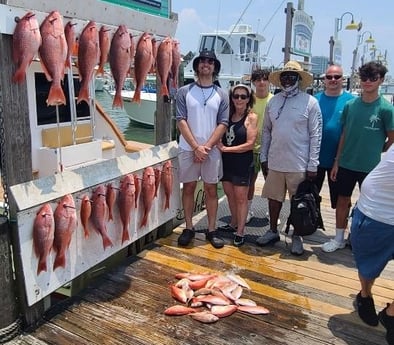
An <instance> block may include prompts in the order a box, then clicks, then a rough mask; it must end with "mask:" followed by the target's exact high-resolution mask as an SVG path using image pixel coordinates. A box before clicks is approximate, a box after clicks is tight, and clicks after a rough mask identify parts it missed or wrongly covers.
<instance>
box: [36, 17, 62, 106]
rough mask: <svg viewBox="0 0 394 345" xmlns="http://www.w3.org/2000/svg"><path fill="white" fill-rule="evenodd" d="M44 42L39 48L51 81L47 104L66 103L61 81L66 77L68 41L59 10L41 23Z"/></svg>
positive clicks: (43, 65) (46, 73)
mask: <svg viewBox="0 0 394 345" xmlns="http://www.w3.org/2000/svg"><path fill="white" fill-rule="evenodd" d="M40 33H41V38H42V44H41V46H40V48H39V49H38V53H39V55H40V59H41V60H40V61H41V65H42V69H43V71H44V73H45V76H46V78H47V80H48V81H50V82H52V83H51V88H50V89H49V94H48V98H47V105H60V104H66V97H65V95H64V92H63V89H62V86H61V82H62V81H63V78H64V70H65V63H66V57H67V42H66V37H65V35H64V26H63V20H62V17H61V15H60V13H59V12H57V11H52V12H51V13H50V14H49V15H48V16H47V17H46V18H45V19H44V21H43V22H42V23H41V26H40Z"/></svg>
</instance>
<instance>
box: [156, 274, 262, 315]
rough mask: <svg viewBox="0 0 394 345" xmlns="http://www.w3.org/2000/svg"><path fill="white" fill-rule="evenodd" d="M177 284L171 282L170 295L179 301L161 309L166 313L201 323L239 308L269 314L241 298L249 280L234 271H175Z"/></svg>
mask: <svg viewBox="0 0 394 345" xmlns="http://www.w3.org/2000/svg"><path fill="white" fill-rule="evenodd" d="M175 278H176V279H179V280H178V282H177V283H175V284H172V285H170V290H171V296H172V297H173V298H174V299H176V300H177V301H178V302H181V303H182V304H178V305H174V306H171V307H169V308H167V309H166V310H165V311H164V314H165V315H169V316H179V315H189V316H191V317H192V318H193V319H194V320H197V321H200V322H203V323H213V322H216V321H218V320H219V319H220V318H223V317H227V316H230V315H232V314H233V313H235V312H236V311H241V312H245V313H250V314H264V315H265V314H269V310H268V309H267V308H265V307H263V306H258V305H257V304H256V302H254V301H253V300H251V299H248V298H241V296H242V293H243V290H244V289H247V290H250V287H249V285H248V283H247V282H246V281H245V280H244V279H243V278H242V277H240V276H239V275H237V274H235V273H230V272H228V273H224V274H223V273H178V274H176V275H175Z"/></svg>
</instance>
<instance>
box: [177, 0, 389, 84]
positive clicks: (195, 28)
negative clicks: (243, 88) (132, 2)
mask: <svg viewBox="0 0 394 345" xmlns="http://www.w3.org/2000/svg"><path fill="white" fill-rule="evenodd" d="M289 2H292V3H293V7H294V8H295V9H297V6H298V0H293V1H283V0H172V11H173V12H175V13H177V14H178V20H179V21H178V27H177V31H176V34H175V37H176V38H177V39H178V40H179V41H180V46H181V52H182V53H183V54H186V53H188V52H189V51H192V52H196V51H197V47H198V39H199V33H200V32H210V31H212V30H217V29H219V30H227V29H229V28H230V26H231V25H232V24H235V23H237V22H238V21H239V23H243V24H250V25H252V27H253V28H254V29H255V30H257V31H258V32H259V33H260V34H262V35H263V36H264V37H265V39H266V42H265V43H264V44H263V52H264V53H265V54H267V55H268V56H269V59H271V60H272V63H270V65H274V66H279V65H280V64H281V63H282V62H283V59H284V55H283V52H282V48H283V47H284V42H285V28H286V14H285V9H286V7H287V4H288V3H289ZM304 11H305V12H306V13H307V14H308V15H310V16H312V18H313V20H314V22H315V26H314V31H313V37H312V55H313V56H327V57H329V50H330V47H329V43H328V42H329V39H330V36H333V35H334V31H335V18H341V17H342V23H343V28H342V30H340V31H339V32H338V38H339V39H340V40H341V41H342V66H343V68H344V71H345V73H349V74H350V71H351V66H352V61H353V50H355V48H356V46H357V41H358V35H361V37H362V38H363V41H365V39H367V38H369V36H370V34H372V37H373V38H374V39H375V43H374V44H375V46H376V48H377V49H378V50H377V51H376V52H377V55H379V52H380V53H381V55H384V54H385V51H387V63H388V66H387V67H388V69H389V73H388V74H391V75H393V76H394V37H393V36H394V17H393V13H394V1H392V0H374V1H367V0H329V1H327V0H324V1H323V0H304ZM346 12H350V13H351V14H353V18H354V21H355V22H360V21H361V22H362V29H361V30H360V31H359V32H357V30H345V26H346V25H347V24H349V23H350V21H351V19H352V16H351V14H347V13H346ZM271 42H272V44H271ZM369 46H371V45H369ZM358 50H359V51H361V54H362V52H363V50H364V43H362V44H360V45H359V46H358ZM291 59H294V60H303V57H301V56H294V55H292V56H291ZM359 65H360V59H358V63H357V67H359Z"/></svg>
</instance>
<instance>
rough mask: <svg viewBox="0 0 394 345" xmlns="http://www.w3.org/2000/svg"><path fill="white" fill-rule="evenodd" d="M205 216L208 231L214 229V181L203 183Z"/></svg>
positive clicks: (215, 198) (215, 207)
mask: <svg viewBox="0 0 394 345" xmlns="http://www.w3.org/2000/svg"><path fill="white" fill-rule="evenodd" d="M204 190H205V198H206V202H205V204H206V206H207V216H208V231H214V230H216V216H217V212H218V193H217V184H216V183H204Z"/></svg>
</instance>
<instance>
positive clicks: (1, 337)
mask: <svg viewBox="0 0 394 345" xmlns="http://www.w3.org/2000/svg"><path fill="white" fill-rule="evenodd" d="M20 326H21V320H20V319H19V318H18V319H17V320H15V321H14V322H13V323H12V324H10V325H9V326H7V327H5V328H2V329H0V344H3V343H5V342H7V341H9V340H11V339H13V338H15V337H16V336H17V335H18V334H19V332H20Z"/></svg>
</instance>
